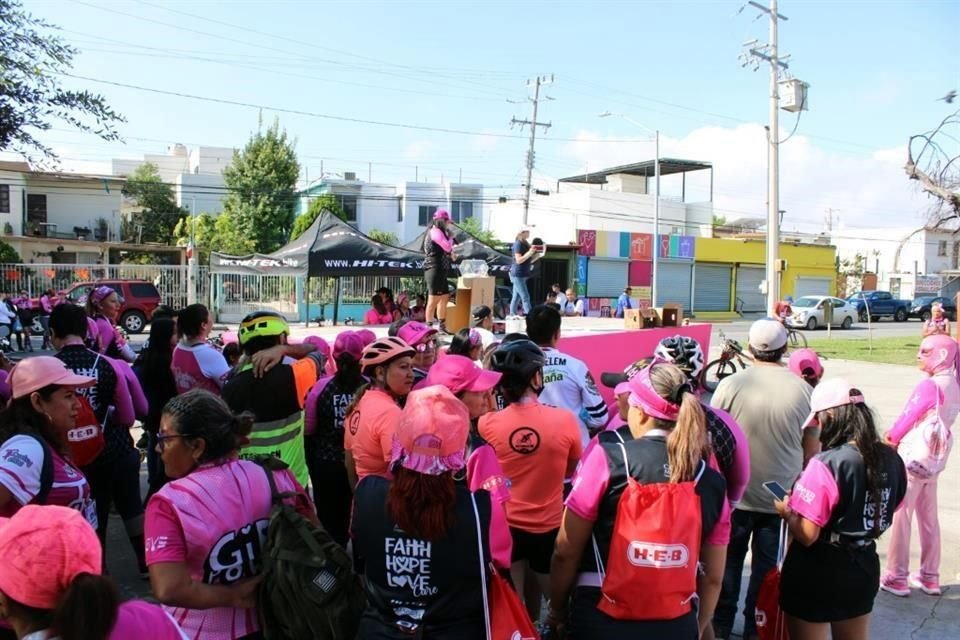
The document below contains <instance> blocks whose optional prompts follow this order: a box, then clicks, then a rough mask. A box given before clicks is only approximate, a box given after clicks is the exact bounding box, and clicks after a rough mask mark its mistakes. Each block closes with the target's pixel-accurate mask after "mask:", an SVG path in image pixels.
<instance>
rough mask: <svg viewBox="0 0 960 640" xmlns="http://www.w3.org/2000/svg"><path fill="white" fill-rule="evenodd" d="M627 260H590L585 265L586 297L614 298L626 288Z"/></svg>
mask: <svg viewBox="0 0 960 640" xmlns="http://www.w3.org/2000/svg"><path fill="white" fill-rule="evenodd" d="M629 265H630V263H629V262H628V261H627V260H613V259H603V258H590V262H589V263H588V265H587V297H588V298H616V297H617V296H619V295H620V294H621V293H623V289H624V287H626V286H627V270H628V268H629Z"/></svg>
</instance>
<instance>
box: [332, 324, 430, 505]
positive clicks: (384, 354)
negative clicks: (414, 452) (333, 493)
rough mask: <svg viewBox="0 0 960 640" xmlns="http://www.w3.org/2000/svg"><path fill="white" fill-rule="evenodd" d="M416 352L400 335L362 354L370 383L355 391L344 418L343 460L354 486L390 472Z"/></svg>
mask: <svg viewBox="0 0 960 640" xmlns="http://www.w3.org/2000/svg"><path fill="white" fill-rule="evenodd" d="M416 353H417V352H416V351H415V350H414V349H413V348H412V347H410V346H409V345H408V344H407V343H406V342H404V341H403V340H401V339H400V338H391V337H388V338H381V339H379V340H377V341H376V342H373V343H372V344H370V345H368V346H367V347H366V348H364V350H363V352H362V354H361V355H360V367H361V369H360V371H361V373H362V374H363V375H364V376H365V377H366V378H367V379H368V380H369V381H370V383H369V384H367V385H364V386H362V387H360V388H359V389H358V390H357V391H356V395H355V396H354V400H353V403H352V404H351V405H350V406H349V407H348V408H347V417H346V419H345V421H344V424H345V425H346V429H345V430H344V433H343V447H344V450H345V451H344V458H345V461H344V463H345V465H346V467H347V477H348V479H349V481H350V487H351V488H352V487H356V486H357V483H358V482H359V481H360V480H363V479H364V478H365V477H366V476H369V475H384V474H386V473H387V465H388V464H389V462H390V454H391V451H392V450H393V434H394V431H395V430H396V428H397V421H398V420H399V419H400V406H401V404H402V403H403V401H404V400H405V399H406V397H407V394H409V393H410V389H411V388H412V387H413V358H414V356H415V354H416Z"/></svg>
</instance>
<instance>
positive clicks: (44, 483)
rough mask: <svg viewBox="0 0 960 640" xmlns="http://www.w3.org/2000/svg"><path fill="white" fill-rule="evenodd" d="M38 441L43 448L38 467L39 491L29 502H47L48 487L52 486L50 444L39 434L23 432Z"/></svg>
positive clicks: (51, 453)
mask: <svg viewBox="0 0 960 640" xmlns="http://www.w3.org/2000/svg"><path fill="white" fill-rule="evenodd" d="M25 435H28V436H30V437H31V438H33V439H34V440H36V441H37V442H39V443H40V448H41V449H43V464H42V465H41V467H40V491H38V492H37V495H35V496H34V497H33V500H32V501H31V504H47V496H49V495H50V489H52V488H53V452H52V450H51V449H50V445H48V444H47V443H46V442H44V441H43V438H41V437H40V436H37V435H34V434H32V433H28V434H25Z"/></svg>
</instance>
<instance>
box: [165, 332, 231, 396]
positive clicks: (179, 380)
mask: <svg viewBox="0 0 960 640" xmlns="http://www.w3.org/2000/svg"><path fill="white" fill-rule="evenodd" d="M170 370H171V371H173V380H174V382H175V383H176V385H177V393H186V392H187V391H190V390H191V389H204V390H206V391H209V392H210V393H213V394H215V395H220V389H221V388H223V383H224V381H225V380H226V377H227V374H228V373H230V365H229V364H227V359H226V358H224V357H223V354H222V353H220V352H219V351H217V350H216V349H215V348H214V347H213V346H212V345H209V344H207V343H206V342H201V343H199V344H191V345H186V344H183V343H180V344H178V345H177V347H176V348H175V349H174V350H173V359H172V360H171V361H170Z"/></svg>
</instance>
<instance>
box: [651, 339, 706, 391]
mask: <svg viewBox="0 0 960 640" xmlns="http://www.w3.org/2000/svg"><path fill="white" fill-rule="evenodd" d="M654 355H657V356H659V357H661V358H663V359H664V360H666V361H667V362H672V363H673V364H675V365H677V367H679V368H680V370H681V371H683V372H684V373H685V374H687V377H688V378H690V379H692V380H696V379H699V377H700V372H701V371H703V367H704V365H705V364H706V358H704V356H703V349H702V348H701V347H700V343H699V342H697V341H696V340H694V339H693V338H691V337H689V336H680V335H677V336H673V337H672V338H664V339H663V340H661V341H660V344H658V345H657V348H656V351H654Z"/></svg>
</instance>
